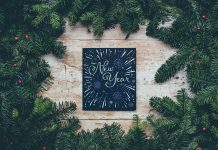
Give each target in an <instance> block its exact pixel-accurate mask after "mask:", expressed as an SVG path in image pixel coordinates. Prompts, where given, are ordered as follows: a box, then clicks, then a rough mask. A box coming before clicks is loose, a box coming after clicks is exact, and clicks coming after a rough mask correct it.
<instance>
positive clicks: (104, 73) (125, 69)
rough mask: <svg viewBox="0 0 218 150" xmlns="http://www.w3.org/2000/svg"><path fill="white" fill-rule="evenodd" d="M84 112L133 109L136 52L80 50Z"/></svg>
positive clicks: (126, 49)
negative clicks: (81, 55) (81, 53)
mask: <svg viewBox="0 0 218 150" xmlns="http://www.w3.org/2000/svg"><path fill="white" fill-rule="evenodd" d="M83 109H84V110H114V111H116V110H117V111H132V110H135V109H136V49H135V48H84V49H83Z"/></svg>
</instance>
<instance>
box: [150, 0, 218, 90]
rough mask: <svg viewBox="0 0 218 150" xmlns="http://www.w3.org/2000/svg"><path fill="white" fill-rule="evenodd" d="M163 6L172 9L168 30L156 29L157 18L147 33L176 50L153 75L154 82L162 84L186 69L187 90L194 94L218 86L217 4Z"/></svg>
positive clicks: (213, 1)
mask: <svg viewBox="0 0 218 150" xmlns="http://www.w3.org/2000/svg"><path fill="white" fill-rule="evenodd" d="M166 3H167V4H168V5H170V6H171V7H172V8H173V9H172V10H171V12H173V13H170V12H169V13H168V18H172V19H171V20H173V23H172V25H171V26H170V27H168V26H165V27H159V25H160V22H161V21H163V20H161V19H156V20H154V21H153V22H151V23H149V26H148V29H147V34H148V35H151V36H153V37H156V38H159V39H160V40H162V41H164V42H166V43H167V44H170V45H171V46H173V47H176V48H178V49H179V50H178V51H177V53H176V54H175V55H173V56H172V57H170V58H169V59H168V60H167V61H166V63H165V64H163V65H162V66H161V67H160V68H159V70H158V71H157V73H156V76H155V80H156V82H158V83H162V82H165V81H166V80H168V79H170V78H171V77H172V76H174V75H175V74H176V73H177V72H178V71H179V70H181V69H184V68H186V71H187V77H188V82H189V83H190V87H191V90H192V91H193V92H198V91H200V90H202V89H204V88H206V87H208V86H214V85H217V84H218V76H217V74H216V72H217V68H218V67H217V66H218V64H217V59H218V55H217V52H216V51H217V48H218V47H217V44H216V43H217V40H218V39H217V30H216V29H217V21H215V20H216V18H217V15H216V14H217V12H218V9H217V8H218V7H217V4H218V2H217V1H216V0H212V1H207V2H206V1H203V0H202V1H197V0H192V1H188V0H184V1H178V0H176V1H171V0H167V1H166Z"/></svg>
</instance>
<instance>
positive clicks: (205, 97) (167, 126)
mask: <svg viewBox="0 0 218 150" xmlns="http://www.w3.org/2000/svg"><path fill="white" fill-rule="evenodd" d="M217 94H218V93H217V87H210V88H207V89H205V90H204V91H202V92H199V93H197V94H196V96H195V97H194V98H190V97H189V96H188V95H187V93H186V92H185V90H184V89H183V90H181V91H178V94H177V101H173V100H172V99H170V98H168V97H164V98H157V97H153V98H151V99H150V104H151V106H152V107H153V108H154V109H155V110H156V111H157V112H159V113H160V114H161V115H162V116H163V117H161V118H154V117H153V116H150V117H148V121H149V122H150V124H151V125H152V128H153V131H154V134H155V142H156V144H158V145H159V147H163V149H166V148H167V147H170V148H171V149H178V150H180V149H190V150H191V149H193V150H194V149H196V147H201V148H203V149H208V150H209V149H217V146H218V142H217V141H218V139H217V133H218V132H217V131H218V130H217V129H218V124H217V120H216V119H217V118H216V116H217V102H218V99H217ZM213 116H214V117H213Z"/></svg>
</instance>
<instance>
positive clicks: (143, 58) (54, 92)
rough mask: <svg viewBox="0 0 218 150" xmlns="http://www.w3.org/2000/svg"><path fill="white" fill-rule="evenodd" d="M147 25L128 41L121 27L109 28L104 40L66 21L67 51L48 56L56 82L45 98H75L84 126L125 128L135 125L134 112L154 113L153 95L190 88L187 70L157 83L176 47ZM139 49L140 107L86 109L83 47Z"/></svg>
mask: <svg viewBox="0 0 218 150" xmlns="http://www.w3.org/2000/svg"><path fill="white" fill-rule="evenodd" d="M145 29H146V27H145V26H142V27H141V28H140V30H139V31H138V32H137V33H135V34H131V35H130V37H129V39H128V40H125V34H123V33H122V32H121V30H120V28H119V27H118V26H117V27H116V28H114V29H110V30H106V31H105V32H104V35H103V37H102V38H101V39H97V38H96V37H94V36H93V34H92V33H89V32H88V31H87V28H86V27H83V26H81V25H80V24H77V25H75V26H73V27H70V26H69V24H68V23H67V24H66V28H65V32H64V33H63V35H61V36H60V38H59V40H60V41H62V42H63V43H64V45H66V46H67V52H66V54H65V56H64V58H63V59H57V58H55V57H54V56H53V55H46V56H44V58H45V59H46V61H47V62H48V63H49V65H50V66H51V68H50V69H51V72H52V75H53V77H54V80H53V82H54V83H53V84H52V85H51V86H50V87H48V91H46V92H44V93H43V96H44V97H49V98H51V99H52V100H54V101H56V102H58V101H69V100H71V101H74V102H76V104H77V110H76V112H75V113H73V114H72V115H73V116H76V117H78V118H79V119H81V124H82V129H85V130H87V129H89V130H93V129H94V128H97V127H102V126H103V124H104V123H108V124H110V123H112V122H118V123H120V124H121V125H122V127H123V129H124V130H127V129H128V128H130V127H131V124H132V120H131V119H132V116H133V114H138V115H139V116H140V118H142V119H146V116H147V115H149V113H150V107H149V98H150V97H152V96H160V97H163V96H169V97H172V98H175V97H174V96H175V95H176V92H177V91H178V90H179V89H181V88H187V83H186V76H185V72H184V71H181V72H179V73H178V74H177V75H176V76H175V77H174V78H172V79H171V80H170V81H168V82H165V83H164V84H157V83H155V82H154V75H155V72H156V71H157V69H158V68H159V67H160V66H161V64H163V63H164V62H165V61H166V60H167V59H168V58H169V57H170V56H171V55H173V54H174V53H175V51H176V50H175V49H173V48H171V47H169V46H167V45H165V44H164V43H162V42H161V41H159V40H157V39H154V38H151V37H148V36H146V35H145ZM96 47H98V48H113V47H114V48H136V53H137V54H136V55H137V59H136V60H137V69H136V70H137V91H136V92H137V108H136V111H132V112H122V111H109V112H108V111H83V110H82V72H81V71H82V48H96Z"/></svg>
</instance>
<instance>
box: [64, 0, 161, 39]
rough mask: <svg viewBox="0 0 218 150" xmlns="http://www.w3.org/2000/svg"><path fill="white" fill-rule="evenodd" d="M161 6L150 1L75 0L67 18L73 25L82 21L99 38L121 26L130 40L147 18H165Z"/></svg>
mask: <svg viewBox="0 0 218 150" xmlns="http://www.w3.org/2000/svg"><path fill="white" fill-rule="evenodd" d="M159 6H161V3H160V2H156V1H150V0H146V1H142V0H126V1H123V0H118V1H117V0H105V1H92V0H75V1H72V3H71V8H69V12H68V13H67V17H68V19H69V21H70V23H71V24H72V25H74V24H75V23H76V22H78V21H81V23H82V24H84V25H86V26H88V27H91V28H92V31H93V33H94V35H95V36H97V37H101V36H102V35H103V31H104V30H105V29H107V28H113V27H114V25H116V24H120V28H121V30H122V31H123V32H124V33H127V36H126V38H128V37H129V34H130V33H133V32H136V31H138V30H139V25H140V24H144V23H145V19H146V18H147V19H151V18H152V16H153V15H154V14H158V16H159V18H162V16H164V13H160V10H159V9H161V8H160V7H159ZM161 10H162V9H161Z"/></svg>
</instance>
